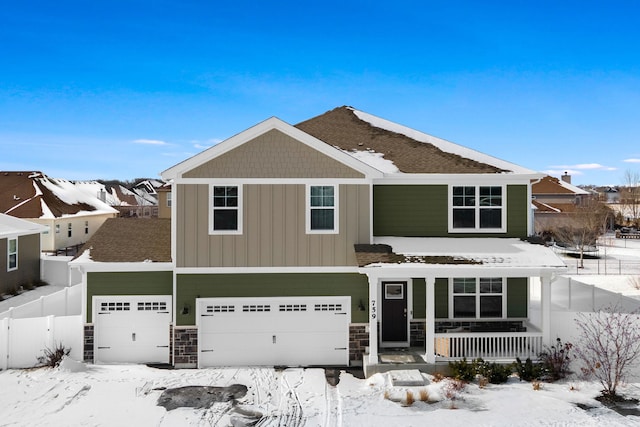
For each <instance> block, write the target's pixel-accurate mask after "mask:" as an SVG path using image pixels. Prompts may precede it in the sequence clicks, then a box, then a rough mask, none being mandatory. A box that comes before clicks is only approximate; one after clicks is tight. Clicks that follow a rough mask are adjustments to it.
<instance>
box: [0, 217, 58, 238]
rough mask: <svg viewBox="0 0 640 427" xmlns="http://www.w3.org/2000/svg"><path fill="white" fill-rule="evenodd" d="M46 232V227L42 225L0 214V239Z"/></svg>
mask: <svg viewBox="0 0 640 427" xmlns="http://www.w3.org/2000/svg"><path fill="white" fill-rule="evenodd" d="M46 230H47V227H45V226H43V225H40V224H36V223H33V222H30V221H25V220H24V219H20V218H15V217H13V216H11V215H5V214H3V213H0V237H9V236H18V235H24V234H35V233H41V232H43V231H46Z"/></svg>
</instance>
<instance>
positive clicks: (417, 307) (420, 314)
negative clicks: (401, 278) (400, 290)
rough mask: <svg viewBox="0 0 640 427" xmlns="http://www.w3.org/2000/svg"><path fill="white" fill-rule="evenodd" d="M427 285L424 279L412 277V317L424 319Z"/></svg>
mask: <svg viewBox="0 0 640 427" xmlns="http://www.w3.org/2000/svg"><path fill="white" fill-rule="evenodd" d="M426 296H427V285H426V282H425V280H424V279H422V278H416V279H413V318H414V319H424V318H425V317H427V313H426V307H425V305H426Z"/></svg>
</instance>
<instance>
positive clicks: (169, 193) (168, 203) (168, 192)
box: [167, 191, 171, 208]
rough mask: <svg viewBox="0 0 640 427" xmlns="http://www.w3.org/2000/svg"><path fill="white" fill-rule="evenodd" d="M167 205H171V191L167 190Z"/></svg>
mask: <svg viewBox="0 0 640 427" xmlns="http://www.w3.org/2000/svg"><path fill="white" fill-rule="evenodd" d="M167 207H168V208H170V207H171V191H167Z"/></svg>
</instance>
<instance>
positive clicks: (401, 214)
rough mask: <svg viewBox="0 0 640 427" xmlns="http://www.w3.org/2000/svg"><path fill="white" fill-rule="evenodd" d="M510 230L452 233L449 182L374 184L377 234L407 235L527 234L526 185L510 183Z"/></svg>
mask: <svg viewBox="0 0 640 427" xmlns="http://www.w3.org/2000/svg"><path fill="white" fill-rule="evenodd" d="M506 201H507V232H506V233H497V234H491V233H477V234H474V233H451V234H450V233H449V231H448V215H449V203H448V188H447V186H446V185H376V186H374V187H373V235H374V236H403V237H474V236H478V235H480V236H482V237H527V225H528V222H527V218H528V210H529V209H530V202H529V200H528V199H527V186H526V185H507V200H506Z"/></svg>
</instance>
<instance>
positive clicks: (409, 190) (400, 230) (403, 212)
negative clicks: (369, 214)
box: [373, 185, 447, 237]
mask: <svg viewBox="0 0 640 427" xmlns="http://www.w3.org/2000/svg"><path fill="white" fill-rule="evenodd" d="M373 234H374V235H375V236H406V237H421V236H430V237H444V236H446V235H447V186H446V185H376V186H374V187H373Z"/></svg>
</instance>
